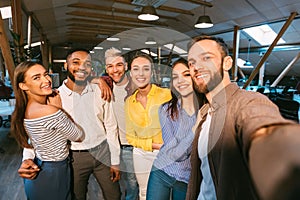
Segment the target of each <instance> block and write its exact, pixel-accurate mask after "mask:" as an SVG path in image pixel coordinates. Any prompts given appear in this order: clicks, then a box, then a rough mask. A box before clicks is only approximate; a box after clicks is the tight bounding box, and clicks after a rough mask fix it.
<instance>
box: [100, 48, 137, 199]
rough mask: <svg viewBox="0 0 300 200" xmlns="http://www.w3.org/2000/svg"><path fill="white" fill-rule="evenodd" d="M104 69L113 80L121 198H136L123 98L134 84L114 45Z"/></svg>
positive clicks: (107, 55) (106, 57) (108, 53)
mask: <svg viewBox="0 0 300 200" xmlns="http://www.w3.org/2000/svg"><path fill="white" fill-rule="evenodd" d="M105 69H106V73H107V74H108V76H109V77H110V78H111V79H112V80H113V97H114V98H113V100H112V104H113V109H114V112H115V115H116V119H117V124H118V133H119V141H120V145H121V154H120V155H121V156H120V170H121V179H120V187H121V192H122V196H121V199H122V200H124V199H126V200H132V199H137V198H138V190H139V189H138V185H137V181H136V177H135V174H134V168H133V157H132V150H133V146H131V145H129V143H128V141H127V139H126V130H125V99H126V97H128V96H130V95H131V94H132V92H133V89H134V87H135V86H134V84H133V83H132V81H131V78H130V76H129V75H127V74H126V71H127V62H126V61H125V58H124V56H123V55H122V52H121V51H120V50H118V49H116V48H114V47H112V48H110V49H108V50H106V52H105Z"/></svg>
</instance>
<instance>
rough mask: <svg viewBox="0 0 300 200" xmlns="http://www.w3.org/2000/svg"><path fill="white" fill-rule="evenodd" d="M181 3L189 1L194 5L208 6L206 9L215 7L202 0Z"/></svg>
mask: <svg viewBox="0 0 300 200" xmlns="http://www.w3.org/2000/svg"><path fill="white" fill-rule="evenodd" d="M181 1H187V2H190V3H194V4H199V5H202V6H206V7H213V5H212V4H211V3H209V2H207V1H202V0H181Z"/></svg>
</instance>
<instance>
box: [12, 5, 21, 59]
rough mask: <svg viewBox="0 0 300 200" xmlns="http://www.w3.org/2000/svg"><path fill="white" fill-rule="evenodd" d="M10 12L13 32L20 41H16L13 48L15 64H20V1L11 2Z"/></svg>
mask: <svg viewBox="0 0 300 200" xmlns="http://www.w3.org/2000/svg"><path fill="white" fill-rule="evenodd" d="M11 10H12V20H13V32H14V33H16V34H18V35H19V36H20V41H18V44H16V45H17V46H16V47H15V52H16V59H17V63H20V62H21V57H23V52H24V48H23V43H24V41H23V40H24V39H23V28H22V27H23V26H22V7H21V0H11Z"/></svg>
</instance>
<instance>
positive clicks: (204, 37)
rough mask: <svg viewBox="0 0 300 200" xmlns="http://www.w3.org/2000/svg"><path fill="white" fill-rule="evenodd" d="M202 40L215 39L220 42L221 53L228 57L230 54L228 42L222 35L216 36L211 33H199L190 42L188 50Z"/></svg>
mask: <svg viewBox="0 0 300 200" xmlns="http://www.w3.org/2000/svg"><path fill="white" fill-rule="evenodd" d="M201 40H212V41H215V42H216V43H218V44H219V46H220V47H221V48H220V49H221V55H222V57H223V58H224V57H226V56H228V55H229V50H228V46H227V44H226V43H225V42H224V40H223V39H222V38H220V37H214V36H209V35H199V36H197V37H194V38H193V39H192V40H191V41H190V42H189V43H188V50H190V48H191V47H192V46H193V45H194V44H195V43H197V42H199V41H201Z"/></svg>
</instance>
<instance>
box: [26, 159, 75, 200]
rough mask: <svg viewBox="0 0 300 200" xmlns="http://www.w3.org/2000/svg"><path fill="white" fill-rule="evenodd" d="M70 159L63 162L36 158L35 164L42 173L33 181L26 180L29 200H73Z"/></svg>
mask: <svg viewBox="0 0 300 200" xmlns="http://www.w3.org/2000/svg"><path fill="white" fill-rule="evenodd" d="M69 160H70V159H69V158H67V159H65V160H63V161H41V160H40V159H38V158H35V159H34V161H35V163H36V164H37V165H38V166H39V167H40V169H41V171H40V172H39V174H38V176H37V177H36V178H35V179H33V180H30V179H24V188H25V193H26V196H27V199H30V200H35V199H36V200H39V199H45V200H52V199H65V200H71V194H72V193H71V171H70V162H69Z"/></svg>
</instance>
